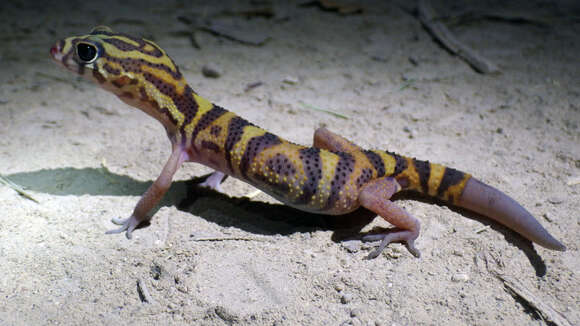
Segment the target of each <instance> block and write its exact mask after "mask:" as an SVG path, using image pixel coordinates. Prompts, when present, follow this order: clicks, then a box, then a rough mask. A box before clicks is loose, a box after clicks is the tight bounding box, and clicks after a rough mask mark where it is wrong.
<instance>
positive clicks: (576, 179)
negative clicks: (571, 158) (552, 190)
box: [566, 160, 580, 186]
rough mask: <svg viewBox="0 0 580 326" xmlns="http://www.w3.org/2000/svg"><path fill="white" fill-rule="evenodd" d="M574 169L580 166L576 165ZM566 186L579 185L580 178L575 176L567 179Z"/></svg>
mask: <svg viewBox="0 0 580 326" xmlns="http://www.w3.org/2000/svg"><path fill="white" fill-rule="evenodd" d="M578 162H580V160H578ZM576 167H579V168H580V165H578V164H577V166H576ZM566 184H567V185H569V186H573V185H577V184H580V176H575V177H570V178H568V180H567V181H566Z"/></svg>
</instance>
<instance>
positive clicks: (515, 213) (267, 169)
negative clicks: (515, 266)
mask: <svg viewBox="0 0 580 326" xmlns="http://www.w3.org/2000/svg"><path fill="white" fill-rule="evenodd" d="M50 54H51V56H52V58H53V59H54V60H55V61H56V62H57V63H58V64H60V65H62V66H64V67H65V68H67V69H68V70H70V71H73V72H75V73H77V74H79V75H83V76H85V77H88V78H89V79H91V80H93V81H95V82H96V83H97V84H98V85H100V86H101V87H102V88H104V89H106V90H108V91H110V92H112V93H114V94H115V95H117V96H118V97H119V98H120V99H121V100H123V101H124V102H126V103H127V104H129V105H131V106H134V107H137V108H139V109H141V110H142V111H144V112H145V113H147V114H149V115H150V116H152V117H153V118H155V119H157V120H159V121H160V122H161V123H162V124H163V126H164V127H165V130H166V131H167V135H168V137H169V139H170V141H171V144H172V154H171V156H170V157H169V160H168V161H167V163H166V164H165V166H164V168H163V170H162V172H161V174H160V176H159V177H158V178H157V180H156V181H155V182H154V183H153V184H152V185H151V187H150V188H149V189H148V190H147V191H146V192H145V194H144V195H143V196H142V197H141V199H140V200H139V202H138V204H137V206H136V207H135V209H134V211H133V214H132V215H131V217H129V218H128V219H123V220H121V219H113V222H114V223H116V224H119V225H121V227H120V228H119V229H116V230H112V231H108V233H120V232H126V235H127V237H129V238H130V237H131V233H132V232H133V230H134V229H135V227H137V226H138V225H139V224H140V223H142V222H145V221H148V220H149V219H151V216H150V215H149V212H150V211H151V210H152V209H153V207H154V206H156V204H157V203H158V202H159V201H160V199H161V198H162V197H163V195H164V194H165V192H166V191H167V189H168V188H169V186H170V184H171V180H172V177H173V175H174V173H175V171H177V169H178V168H179V167H180V166H181V165H182V163H184V162H197V163H201V164H204V165H206V166H209V167H211V168H213V169H215V170H216V171H217V172H215V173H214V174H213V175H212V176H210V178H209V179H208V181H206V184H205V185H207V186H210V187H212V188H216V189H218V188H219V184H220V181H221V180H222V179H223V177H224V176H225V175H230V176H233V177H236V178H238V179H240V180H243V181H245V182H247V183H250V184H252V185H254V186H255V187H257V188H259V189H261V190H263V191H264V192H266V193H268V194H270V195H272V196H273V197H275V198H277V199H278V200H280V201H281V202H283V203H285V204H287V205H290V206H293V207H296V208H298V209H301V210H304V211H309V212H314V213H320V214H330V215H340V214H346V213H349V212H352V211H354V210H355V209H357V208H359V207H360V206H363V207H365V208H367V209H369V210H371V211H373V212H375V213H377V214H378V215H380V216H381V217H383V218H384V219H385V220H387V221H388V222H390V223H391V224H393V225H395V226H396V227H397V229H396V230H394V231H393V232H387V233H383V234H373V235H367V236H365V237H363V240H369V241H370V240H381V243H380V245H379V247H378V248H377V249H376V250H375V251H373V252H372V253H371V254H370V255H369V257H371V258H374V257H376V256H378V255H379V254H380V253H381V251H382V250H383V249H384V247H385V246H386V245H388V244H389V243H390V242H404V243H405V244H406V246H407V248H408V249H409V251H410V252H411V253H412V254H414V255H415V256H419V251H418V250H417V249H416V248H415V246H414V241H415V239H416V238H417V237H418V235H419V229H420V223H419V221H418V220H417V219H415V218H414V217H412V216H411V215H410V214H409V213H407V212H406V211H405V210H404V209H402V208H400V207H399V206H397V205H396V204H395V203H393V202H392V201H390V198H391V196H392V195H393V194H394V193H396V192H398V191H401V190H411V191H417V192H420V193H424V194H427V195H429V196H432V197H435V198H439V199H441V200H443V201H445V202H448V203H450V204H452V205H456V206H460V207H464V208H467V209H470V210H473V211H475V212H477V213H480V214H482V215H485V216H487V217H489V218H491V219H494V220H496V221H497V222H499V223H502V224H504V225H506V226H508V227H509V228H511V229H513V230H514V231H516V232H518V233H520V234H521V235H523V236H524V237H526V238H528V239H529V240H531V241H533V242H536V243H538V244H540V245H542V246H544V247H546V248H549V249H554V250H565V246H564V245H563V244H561V243H560V242H559V241H558V240H556V239H555V238H554V237H552V236H551V235H550V234H549V233H548V231H546V230H545V229H544V228H543V227H542V226H541V225H540V223H539V222H538V221H537V220H536V219H535V218H534V217H533V216H532V215H531V214H530V213H529V212H528V211H526V210H525V209H524V208H523V207H522V206H521V205H519V204H518V203H517V202H515V201H514V200H513V199H512V198H511V197H509V196H507V195H505V194H504V193H502V192H501V191H499V190H497V189H495V188H493V187H491V186H488V185H486V184H484V183H482V182H480V181H478V180H477V179H475V178H474V177H472V176H471V175H470V174H468V173H464V172H461V171H458V170H456V169H453V168H448V167H445V166H443V165H440V164H435V163H431V162H429V161H421V160H417V159H415V158H410V157H406V156H402V155H398V154H395V153H391V152H388V151H382V150H367V149H363V148H361V147H359V146H357V145H356V144H354V143H352V142H350V141H349V140H347V139H345V138H343V137H341V136H339V135H336V134H334V133H332V132H330V131H329V130H327V129H324V128H321V129H318V130H317V131H316V132H315V134H314V142H313V146H303V145H298V144H294V143H292V142H289V141H287V140H285V139H283V138H281V137H279V136H276V135H274V134H272V133H270V132H268V131H266V130H264V129H262V128H260V127H258V126H255V125H254V124H252V123H251V122H249V121H247V120H245V119H244V118H242V117H239V116H238V115H236V114H234V113H233V112H230V111H228V110H226V109H224V108H222V107H220V106H218V105H215V104H213V103H211V102H210V101H208V100H206V99H204V98H203V97H201V96H199V95H198V94H197V93H196V92H194V91H193V89H192V88H191V87H190V86H189V85H188V84H187V82H186V81H185V79H184V77H183V75H182V74H181V72H180V71H179V69H178V68H177V66H176V65H175V63H174V62H173V60H172V59H171V58H170V57H169V56H168V55H167V54H166V53H165V51H164V50H163V49H161V48H160V47H159V46H158V45H157V44H155V43H154V42H152V41H149V40H146V39H142V38H137V37H133V36H129V35H126V34H121V33H115V32H113V31H112V30H111V29H109V28H107V27H102V26H99V27H96V28H94V29H93V30H92V31H91V32H90V33H89V34H87V35H81V36H73V37H68V38H65V39H63V40H60V41H59V42H57V43H56V44H55V45H54V46H53V47H52V48H51V49H50Z"/></svg>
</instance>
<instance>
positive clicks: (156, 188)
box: [105, 146, 188, 239]
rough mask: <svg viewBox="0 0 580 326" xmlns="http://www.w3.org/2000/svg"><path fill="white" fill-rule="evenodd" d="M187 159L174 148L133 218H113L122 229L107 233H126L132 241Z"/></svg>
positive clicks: (178, 148)
mask: <svg viewBox="0 0 580 326" xmlns="http://www.w3.org/2000/svg"><path fill="white" fill-rule="evenodd" d="M187 158H188V156H187V153H186V152H185V151H184V150H183V149H182V148H181V147H180V146H173V151H172V153H171V156H169V160H167V163H165V166H164V167H163V170H162V171H161V174H160V175H159V177H157V179H156V180H155V182H153V184H152V185H151V186H150V187H149V189H147V191H146V192H145V193H144V194H143V196H141V199H139V202H138V203H137V206H135V209H134V210H133V214H132V215H131V217H129V218H127V219H120V218H113V219H112V220H111V221H112V222H113V223H115V224H117V225H120V226H121V227H120V228H118V229H115V230H109V231H107V232H105V233H106V234H114V233H121V232H125V231H126V233H125V235H126V236H127V239H131V233H132V232H133V230H135V228H136V227H137V226H138V225H139V224H141V223H143V222H146V221H149V220H150V219H151V216H149V215H148V213H149V212H150V211H151V210H152V209H153V208H154V207H155V206H157V204H158V203H159V201H160V200H161V198H163V196H164V195H165V193H166V192H167V189H169V186H171V181H172V179H173V175H174V174H175V172H176V171H177V169H179V167H180V166H181V164H182V163H183V162H185V161H186V160H187Z"/></svg>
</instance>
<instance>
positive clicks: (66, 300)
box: [0, 1, 580, 325]
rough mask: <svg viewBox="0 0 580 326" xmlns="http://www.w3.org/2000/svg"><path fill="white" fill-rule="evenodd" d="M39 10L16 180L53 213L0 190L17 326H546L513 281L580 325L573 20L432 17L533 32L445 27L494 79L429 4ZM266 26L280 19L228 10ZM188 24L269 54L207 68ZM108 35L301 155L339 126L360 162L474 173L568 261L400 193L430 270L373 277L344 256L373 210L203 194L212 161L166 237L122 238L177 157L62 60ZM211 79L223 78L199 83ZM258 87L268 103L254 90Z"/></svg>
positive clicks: (4, 31) (6, 114) (135, 115)
mask: <svg viewBox="0 0 580 326" xmlns="http://www.w3.org/2000/svg"><path fill="white" fill-rule="evenodd" d="M33 3H34V2H32V1H30V2H26V1H2V4H0V22H1V23H0V31H1V34H0V35H1V36H0V38H1V42H0V69H1V72H2V73H1V74H0V173H1V174H2V175H4V176H5V177H6V178H8V179H10V180H12V181H14V182H16V183H18V184H20V185H22V186H24V187H26V188H27V190H28V192H29V193H30V194H31V195H32V196H33V197H34V198H35V199H37V200H38V202H39V203H35V202H33V201H31V200H29V199H26V198H24V197H22V196H20V195H18V194H17V193H16V192H15V191H14V190H12V189H11V188H8V187H6V186H0V209H1V210H2V213H1V214H0V259H1V260H0V261H1V263H0V298H1V299H0V300H1V304H0V324H1V325H25V324H26V325H39V324H51V325H52V324H67V325H68V324H71V325H80V324H83V325H84V324H106V325H112V324H117V325H123V324H132V325H135V324H143V325H146V324H192V325H193V324H204V325H231V324H247V325H298V324H309V325H323V324H325V325H338V324H340V325H439V324H446V323H449V324H453V325H497V324H503V325H540V324H545V322H543V321H542V320H541V316H540V315H539V314H538V313H537V311H536V310H535V309H533V308H532V305H531V304H530V302H529V301H530V300H532V301H533V298H532V299H530V298H528V299H522V298H520V297H518V296H515V295H513V294H512V293H510V292H509V291H508V290H507V288H506V287H505V286H504V283H503V282H502V280H500V279H499V278H498V277H496V275H505V277H506V278H508V279H512V280H515V281H517V282H518V284H519V285H520V286H522V287H523V288H525V289H527V290H529V291H530V293H531V294H532V296H533V297H534V298H535V300H537V301H538V302H540V303H544V304H546V305H547V306H549V307H552V308H553V309H554V310H555V311H557V313H553V314H552V317H551V318H555V317H554V316H556V317H560V318H563V319H560V320H555V324H557V325H566V322H568V323H569V324H570V325H574V324H575V325H578V324H580V309H579V307H580V299H579V297H580V295H579V293H580V255H579V253H578V239H579V238H580V236H579V234H580V223H579V217H580V216H579V213H578V212H579V211H580V184H579V177H580V145H579V144H580V78H579V76H580V61H579V59H578V58H579V53H580V38H579V37H578V35H580V24H579V21H578V17H579V13H580V10H579V9H580V8H579V7H578V5H577V4H576V5H573V1H570V3H566V2H545V1H538V2H537V3H529V2H525V3H521V4H517V3H513V4H512V5H511V6H509V7H506V6H505V5H504V7H503V8H500V2H496V1H490V2H487V3H481V4H480V6H479V7H478V8H475V7H470V6H468V5H461V4H457V3H456V2H455V4H454V5H450V4H447V5H446V4H444V3H439V4H436V6H435V7H436V8H437V9H438V10H439V11H441V12H443V13H445V14H448V15H452V16H453V15H457V14H459V13H461V12H465V11H467V10H472V9H478V10H485V12H486V13H497V12H501V13H503V14H506V15H512V16H513V15H518V16H525V17H528V18H530V17H531V18H533V19H535V20H534V23H526V22H523V23H521V22H519V23H518V22H508V21H503V20H494V19H476V18H473V17H472V18H471V19H469V20H467V21H463V22H456V24H453V25H450V26H451V29H452V31H453V32H454V33H455V34H456V35H457V37H458V38H459V39H460V40H461V41H462V42H465V43H466V44H468V45H470V46H471V47H473V48H474V49H476V50H477V51H478V52H479V53H480V54H482V55H484V56H485V57H487V58H488V59H490V60H491V61H493V62H495V63H496V64H497V65H498V66H499V67H500V69H501V71H502V73H501V74H497V75H482V74H479V73H476V72H474V71H473V69H472V68H470V67H469V66H468V65H467V64H465V63H464V62H463V61H462V60H460V59H459V58H457V57H455V56H453V55H450V54H449V53H448V52H447V51H445V50H444V49H443V48H441V46H440V45H438V44H437V43H436V42H434V41H433V39H432V38H431V36H430V35H429V34H428V33H427V32H426V31H425V29H424V28H423V27H422V26H421V24H420V23H419V22H418V20H417V18H416V16H414V15H413V7H414V5H412V4H406V5H398V4H396V3H383V2H381V1H375V2H370V1H369V2H364V3H362V5H363V6H364V12H363V13H362V14H356V15H340V14H338V13H336V12H330V11H323V10H321V9H320V8H319V7H316V6H309V7H301V6H298V5H297V3H286V2H285V1H280V3H278V2H268V1H265V2H262V4H259V5H250V4H243V5H242V4H239V3H235V2H232V3H230V4H228V3H226V2H222V3H221V4H220V5H219V6H217V5H214V6H208V5H204V4H203V3H198V4H190V3H189V2H187V1H168V2H149V3H147V4H146V5H144V4H143V2H141V1H124V2H123V4H116V3H103V2H74V4H73V5H71V3H73V2H68V1H62V2H60V3H59V2H57V1H53V2H52V3H53V4H52V6H51V7H50V8H41V7H40V5H34V4H33ZM261 7H271V8H272V9H273V10H274V13H275V15H274V16H273V17H271V18H261V17H254V18H252V19H245V18H241V17H240V16H239V15H227V14H226V13H225V12H224V10H225V9H229V10H230V11H231V12H234V13H235V12H240V11H243V10H245V9H247V8H261ZM500 9H501V10H500ZM180 15H184V16H191V15H197V17H204V18H208V19H212V20H213V21H217V22H220V23H221V24H233V25H235V26H236V30H241V31H246V30H249V31H254V32H251V33H250V34H247V35H251V36H252V37H256V36H257V37H259V36H260V35H263V34H265V35H268V36H270V40H269V41H268V42H266V44H264V45H263V46H248V45H244V44H239V43H237V42H233V41H230V40H227V39H224V38H220V37H216V36H214V35H211V34H208V33H205V32H200V33H198V34H197V40H198V42H199V44H200V45H201V48H200V49H196V48H194V47H193V46H192V43H191V41H190V38H189V37H188V36H187V35H186V34H187V33H185V32H186V31H187V30H188V28H189V27H188V26H187V25H185V24H184V23H182V22H180V21H179V20H178V18H177V17H178V16H180ZM538 21H540V22H542V23H543V24H537V22H538ZM99 24H107V25H110V26H111V27H113V28H114V29H115V30H118V31H123V32H127V33H133V34H137V35H144V36H147V37H150V38H152V39H154V40H155V41H156V42H158V43H159V44H160V45H161V46H162V47H164V48H165V49H166V50H167V51H168V52H169V53H170V54H171V55H172V57H173V58H174V60H175V61H176V62H177V63H178V64H179V65H180V66H181V67H182V71H183V72H184V74H185V75H186V76H187V78H188V80H189V82H190V84H191V85H192V87H193V88H194V89H195V90H197V91H198V92H199V93H200V94H201V95H203V96H205V97H207V98H208V99H211V100H212V101H214V102H215V103H217V104H219V105H222V106H224V107H226V108H228V109H230V110H232V111H235V112H236V113H238V114H240V115H241V116H243V117H245V118H247V119H249V120H250V121H252V122H254V123H255V124H257V125H260V126H262V127H264V128H266V129H269V130H270V131H272V132H274V133H276V134H278V135H280V136H282V137H285V138H287V139H289V140H292V141H294V142H298V143H304V144H309V143H311V141H312V134H313V132H314V130H315V129H316V128H317V127H320V126H326V127H328V128H329V129H331V130H332V131H335V132H337V133H340V134H342V135H344V136H346V137H348V138H350V139H352V140H353V141H355V142H356V143H358V144H360V145H362V146H365V147H373V148H379V149H388V150H391V151H396V152H398V153H401V154H406V155H411V156H416V157H418V158H421V159H429V160H431V161H434V162H440V163H444V164H447V165H450V166H453V167H456V168H458V169H461V170H464V171H467V172H472V173H473V174H475V175H476V176H478V177H479V178H480V179H482V180H483V181H485V182H486V183H489V184H490V185H493V186H496V187H498V188H500V189H502V190H504V191H505V192H506V193H508V194H510V195H511V196H513V197H514V198H515V199H516V200H517V201H519V202H520V203H521V204H522V205H523V206H525V207H527V208H528V209H529V210H530V211H531V212H532V213H533V214H534V215H535V216H536V217H537V218H538V219H539V220H540V222H541V223H542V224H543V225H544V226H545V227H546V228H547V229H548V230H549V231H550V232H551V233H552V234H553V235H555V236H556V237H557V238H559V239H561V240H562V241H563V242H564V243H565V244H566V245H567V246H568V251H567V252H553V251H549V250H546V249H543V248H540V247H537V246H534V247H530V245H529V243H527V242H526V241H523V240H522V239H521V238H520V237H518V236H516V235H515V234H514V233H513V232H511V231H508V230H506V229H505V228H503V227H501V226H499V225H497V224H495V223H491V222H490V221H489V220H487V219H485V218H482V217H480V216H476V215H474V214H470V213H469V212H466V211H461V210H457V209H453V208H449V207H447V206H442V205H440V204H439V203H436V202H433V201H430V200H428V199H425V198H416V197H414V196H400V197H398V201H397V202H398V203H399V204H400V205H401V206H403V207H405V208H406V209H407V210H408V211H410V212H411V213H412V214H413V215H415V216H416V217H418V218H419V219H420V220H421V221H422V234H421V236H420V238H419V239H418V242H417V245H418V248H419V249H420V250H421V251H422V254H423V255H422V257H421V258H420V259H417V258H414V257H412V256H411V255H410V254H409V253H408V252H407V251H406V250H405V249H404V247H403V246H401V245H398V244H395V245H392V246H390V247H389V248H388V249H387V250H385V252H384V254H383V255H381V256H379V257H378V258H377V259H374V260H370V261H369V260H365V259H364V257H365V256H366V255H367V254H368V253H369V252H370V250H371V249H372V248H371V247H370V246H368V245H367V244H363V245H360V243H358V242H356V241H355V242H348V243H342V242H340V240H341V239H343V238H345V237H349V236H351V237H352V236H356V234H358V229H357V228H356V227H353V225H352V224H353V222H355V223H354V224H356V222H357V221H358V222H359V224H363V225H364V224H365V223H366V222H368V218H366V217H364V216H363V215H366V214H364V213H365V212H359V213H360V214H359V215H360V216H351V217H349V218H342V219H337V218H332V217H324V216H313V215H309V214H304V213H301V212H298V211H295V210H292V209H289V208H286V207H284V206H282V205H280V204H279V203H277V202H276V201H275V200H273V199H271V198H270V197H268V196H266V195H264V194H260V195H258V196H256V197H253V198H252V199H244V198H243V196H245V195H248V194H250V193H252V192H253V191H254V190H255V189H253V188H252V187H250V186H248V185H246V184H244V183H243V182H240V181H237V180H232V179H228V180H227V181H226V182H225V183H224V184H223V187H224V190H225V192H226V193H227V195H220V194H216V193H212V192H207V191H205V192H204V191H199V190H198V189H196V187H195V182H192V181H189V180H191V178H192V177H194V176H203V175H205V174H207V173H208V172H209V169H207V168H205V167H202V166H198V165H196V164H186V165H185V166H184V167H183V168H182V169H181V170H180V171H179V172H178V174H177V175H176V182H174V184H173V186H172V188H171V190H170V192H169V193H168V195H167V196H166V199H165V200H164V203H163V205H162V206H161V208H160V209H159V210H158V212H157V213H156V215H155V218H154V219H153V221H152V223H151V225H150V226H148V227H145V228H141V229H139V230H137V231H136V232H135V234H134V238H133V239H132V240H127V239H126V238H125V237H124V236H122V235H105V234H104V232H105V231H106V230H109V229H111V228H113V227H114V225H113V224H112V223H111V222H110V220H111V218H112V217H118V216H121V217H127V216H128V215H129V214H130V213H131V211H132V209H133V207H134V205H135V204H136V202H137V200H138V198H139V196H140V195H141V194H142V193H143V192H144V191H145V189H146V188H147V186H148V185H149V184H151V182H152V180H154V179H155V178H156V176H157V175H158V173H159V171H160V170H161V167H162V166H163V164H164V162H165V160H166V159H167V157H168V155H169V150H170V148H169V142H168V141H167V139H166V137H165V134H164V131H163V129H162V127H161V125H160V124H159V123H158V122H157V121H154V120H152V119H151V118H149V117H148V116H146V115H145V114H143V113H142V112H140V111H139V110H136V109H133V108H129V107H127V106H126V105H125V104H122V103H121V102H120V101H119V100H118V99H116V98H115V97H114V96H112V95H110V94H108V93H106V92H105V91H103V90H101V89H98V88H97V87H95V86H94V85H93V84H91V83H89V82H86V81H83V80H79V79H78V78H77V77H75V76H73V75H71V74H70V73H68V72H65V71H64V70H61V69H59V68H58V67H57V66H56V65H54V64H53V63H52V62H51V61H50V60H49V56H48V49H49V47H50V46H51V44H52V43H53V42H54V41H56V40H57V39H59V38H61V37H65V36H69V35H77V34H82V33H86V32H88V31H89V30H90V28H91V27H93V26H94V25H99ZM203 65H213V66H216V67H217V68H218V69H219V70H221V72H222V76H221V77H220V78H214V79H212V78H206V77H203V75H202V74H201V70H202V69H201V68H202V66H203ZM255 82H262V83H263V84H262V85H261V86H259V87H256V88H254V89H252V90H249V91H245V88H246V86H247V85H248V84H250V83H255ZM289 82H290V83H289ZM305 105H306V106H308V105H310V106H316V107H319V108H325V109H329V110H333V111H336V112H339V113H341V114H344V115H346V116H348V119H341V118H339V117H336V116H333V115H330V114H328V113H324V112H319V111H315V110H311V109H308V108H306V106H305ZM355 215H356V214H355ZM365 218H366V219H365ZM348 225H350V226H351V228H350V229H345V227H346V226H348ZM376 225H379V226H383V227H386V226H388V224H386V223H385V222H382V221H379V220H378V219H377V220H375V221H374V222H373V224H372V225H371V227H372V226H376ZM355 226H356V225H355ZM369 228H370V227H366V228H365V229H363V230H368V229H369ZM208 238H213V239H214V240H215V241H198V240H200V239H206V240H207V239H208ZM138 282H140V283H141V284H142V287H143V288H144V289H146V291H147V292H148V299H149V300H150V301H152V302H149V303H148V302H144V300H143V291H142V290H139V289H138V285H137V283H138ZM542 310H543V311H544V312H546V311H548V309H547V308H545V307H544V308H542Z"/></svg>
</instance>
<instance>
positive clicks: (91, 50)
mask: <svg viewBox="0 0 580 326" xmlns="http://www.w3.org/2000/svg"><path fill="white" fill-rule="evenodd" d="M77 53H78V55H79V58H80V59H81V60H83V61H86V62H89V61H92V60H94V59H95V57H96V56H97V48H95V46H94V45H90V44H85V43H81V44H78V45H77Z"/></svg>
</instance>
